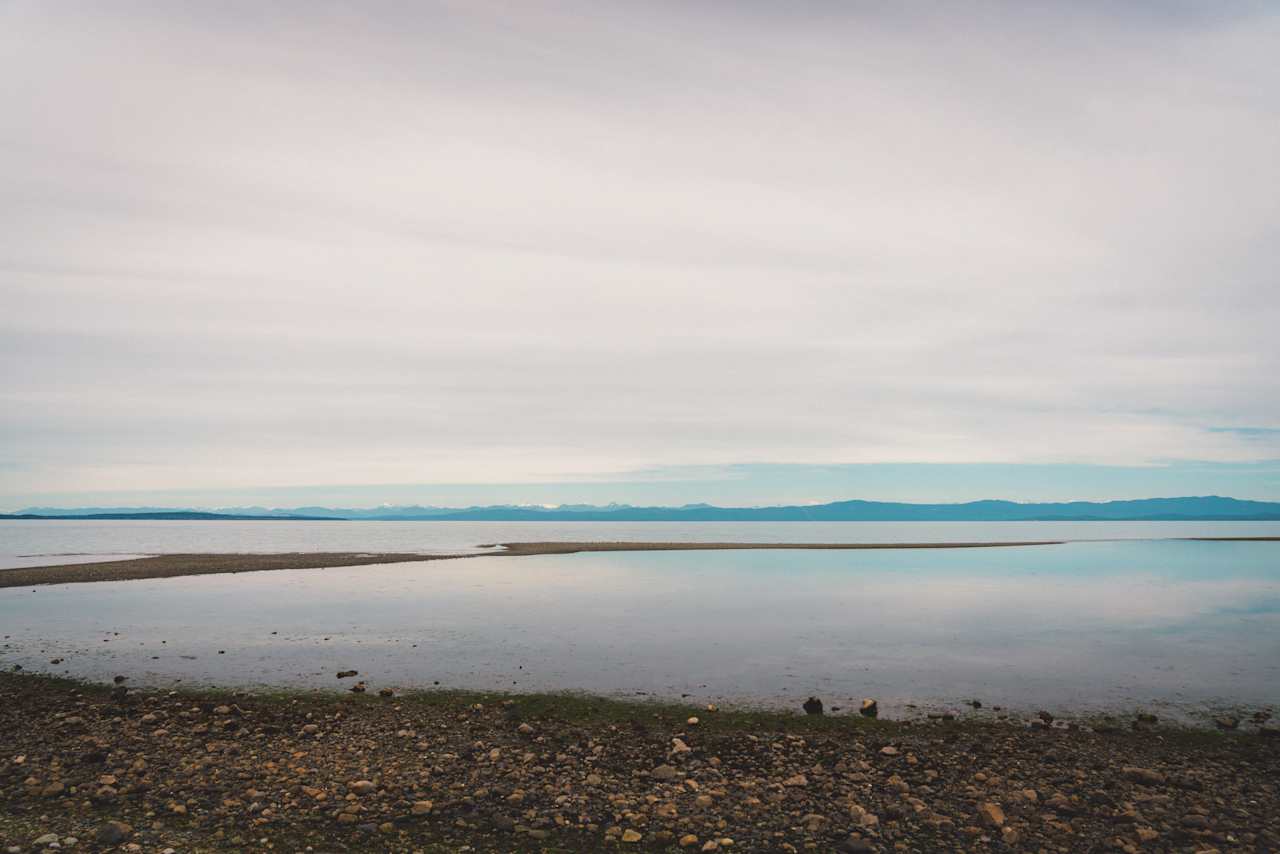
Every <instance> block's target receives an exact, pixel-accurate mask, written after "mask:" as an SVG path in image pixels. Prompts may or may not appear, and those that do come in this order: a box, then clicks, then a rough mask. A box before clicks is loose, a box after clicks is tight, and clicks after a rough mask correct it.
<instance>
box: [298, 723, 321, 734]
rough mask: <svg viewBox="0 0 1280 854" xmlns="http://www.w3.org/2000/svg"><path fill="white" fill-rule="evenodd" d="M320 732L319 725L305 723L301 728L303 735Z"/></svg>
mask: <svg viewBox="0 0 1280 854" xmlns="http://www.w3.org/2000/svg"><path fill="white" fill-rule="evenodd" d="M318 732H320V727H319V726H318V725H316V724H307V725H306V726H304V727H303V728H302V734H303V735H315V734H316V733H318Z"/></svg>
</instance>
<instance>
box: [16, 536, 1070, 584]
mask: <svg viewBox="0 0 1280 854" xmlns="http://www.w3.org/2000/svg"><path fill="white" fill-rule="evenodd" d="M1061 544H1062V541H1058V540H1034V541H1012V542H980V543H697V542H690V543H678V542H623V541H616V542H607V541H602V542H528V543H495V544H491V545H483V546H478V548H494V547H495V546H501V547H502V548H501V550H500V551H499V550H496V549H495V550H494V551H487V552H458V553H455V554H416V553H411V552H379V553H374V552H279V553H274V554H243V553H242V554H218V553H190V554H162V555H153V556H150V557H141V558H132V559H129V560H114V561H101V562H98V563H64V564H49V565H47V566H28V567H18V568H14V569H0V588H6V587H33V586H39V585H44V584H87V583H93V582H99V581H137V580H143V579H150V578H179V577H183V576H188V575H218V574H228V573H239V572H269V571H272V570H281V569H327V568H330V567H344V566H374V565H378V564H386V563H413V562H418V561H432V560H461V559H464V558H478V557H526V556H532V555H555V554H579V553H582V552H620V551H722V550H736V549H771V550H790V549H822V550H868V549H869V550H876V549H978V548H1009V547H1015V546H1049V545H1061Z"/></svg>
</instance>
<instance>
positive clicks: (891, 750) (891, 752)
mask: <svg viewBox="0 0 1280 854" xmlns="http://www.w3.org/2000/svg"><path fill="white" fill-rule="evenodd" d="M900 752H901V751H899V750H898V748H896V747H894V746H893V745H892V744H888V745H885V746H884V747H882V748H880V755H881V756H897V755H898V754H899V753H900Z"/></svg>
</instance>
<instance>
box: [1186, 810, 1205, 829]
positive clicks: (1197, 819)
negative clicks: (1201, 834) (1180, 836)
mask: <svg viewBox="0 0 1280 854" xmlns="http://www.w3.org/2000/svg"><path fill="white" fill-rule="evenodd" d="M1182 826H1183V827H1191V828H1195V829H1197V830H1207V829H1208V827H1209V819H1208V818H1207V817H1206V816H1202V815H1200V814H1199V813H1194V812H1193V813H1187V814H1186V815H1184V816H1183V817H1182Z"/></svg>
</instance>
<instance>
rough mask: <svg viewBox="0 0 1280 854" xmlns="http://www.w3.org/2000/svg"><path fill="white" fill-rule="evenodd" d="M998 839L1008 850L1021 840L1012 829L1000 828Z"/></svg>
mask: <svg viewBox="0 0 1280 854" xmlns="http://www.w3.org/2000/svg"><path fill="white" fill-rule="evenodd" d="M1000 838H1001V839H1003V840H1004V844H1005V845H1008V846H1009V847H1010V848H1012V847H1014V846H1015V845H1017V844H1018V843H1019V842H1020V841H1021V840H1022V834H1020V833H1018V831H1016V830H1014V829H1013V828H1012V827H1002V828H1001V829H1000Z"/></svg>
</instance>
